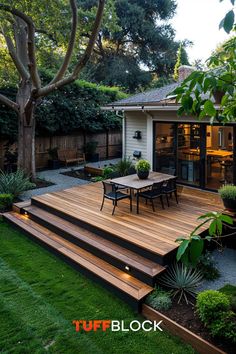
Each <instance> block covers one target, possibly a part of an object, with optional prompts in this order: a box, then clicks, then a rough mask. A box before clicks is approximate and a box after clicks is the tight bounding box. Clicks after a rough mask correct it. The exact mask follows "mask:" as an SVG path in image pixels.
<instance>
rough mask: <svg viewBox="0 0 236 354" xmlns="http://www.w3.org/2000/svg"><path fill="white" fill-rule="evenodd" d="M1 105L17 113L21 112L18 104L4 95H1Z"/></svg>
mask: <svg viewBox="0 0 236 354" xmlns="http://www.w3.org/2000/svg"><path fill="white" fill-rule="evenodd" d="M0 103H2V104H5V105H6V106H7V107H9V108H11V109H14V111H15V112H17V113H18V112H19V106H18V104H17V103H15V102H13V101H11V100H10V99H9V98H7V97H6V96H4V95H2V94H1V93H0Z"/></svg>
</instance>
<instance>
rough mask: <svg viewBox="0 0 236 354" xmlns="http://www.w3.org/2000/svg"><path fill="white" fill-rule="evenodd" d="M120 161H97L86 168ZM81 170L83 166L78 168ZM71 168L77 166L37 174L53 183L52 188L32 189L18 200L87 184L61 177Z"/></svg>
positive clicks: (79, 180)
mask: <svg viewBox="0 0 236 354" xmlns="http://www.w3.org/2000/svg"><path fill="white" fill-rule="evenodd" d="M119 160H120V159H113V160H105V161H99V162H94V163H89V164H87V166H93V167H99V168H102V167H104V166H105V165H109V164H116V163H117V162H118V161H119ZM80 167H81V168H83V166H80ZM71 168H74V169H76V168H77V166H71V167H68V168H60V169H58V170H47V171H42V172H39V173H37V176H38V177H39V178H42V179H45V180H46V181H50V182H52V183H54V185H53V186H49V187H45V188H37V189H32V190H29V191H26V192H25V193H23V194H21V196H20V199H22V200H27V199H30V198H31V197H33V196H34V195H40V194H45V193H51V192H57V191H60V190H63V189H67V188H71V187H75V186H78V185H82V184H87V183H89V182H88V181H85V180H83V179H79V178H74V177H70V176H66V175H62V174H61V173H62V172H66V171H70V170H71Z"/></svg>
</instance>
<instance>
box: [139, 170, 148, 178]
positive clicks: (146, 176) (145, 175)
mask: <svg viewBox="0 0 236 354" xmlns="http://www.w3.org/2000/svg"><path fill="white" fill-rule="evenodd" d="M137 175H138V178H139V179H147V178H148V176H149V171H137Z"/></svg>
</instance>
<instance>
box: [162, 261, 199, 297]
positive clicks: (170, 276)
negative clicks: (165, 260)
mask: <svg viewBox="0 0 236 354" xmlns="http://www.w3.org/2000/svg"><path fill="white" fill-rule="evenodd" d="M202 278H203V276H202V274H201V272H199V271H198V270H196V269H193V268H189V267H187V266H185V265H184V264H182V263H181V264H179V263H175V264H173V265H172V266H171V267H170V268H169V269H168V270H167V272H166V273H165V274H164V275H163V276H162V278H161V279H160V283H161V284H162V285H164V286H165V287H167V288H170V289H171V291H170V293H171V295H172V296H173V297H175V296H178V304H179V303H180V301H181V300H182V299H184V300H185V301H186V304H189V303H191V302H190V301H189V300H188V295H190V296H192V297H195V296H196V289H197V287H198V285H199V284H200V283H201V281H202Z"/></svg>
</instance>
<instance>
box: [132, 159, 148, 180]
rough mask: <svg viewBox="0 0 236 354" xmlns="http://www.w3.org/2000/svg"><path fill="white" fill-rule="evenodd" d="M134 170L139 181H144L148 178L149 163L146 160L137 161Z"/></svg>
mask: <svg viewBox="0 0 236 354" xmlns="http://www.w3.org/2000/svg"><path fill="white" fill-rule="evenodd" d="M135 169H136V171H137V175H138V177H139V178H140V179H146V178H148V176H149V171H150V169H151V165H150V162H149V161H147V160H139V161H138V162H137V163H136V165H135Z"/></svg>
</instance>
